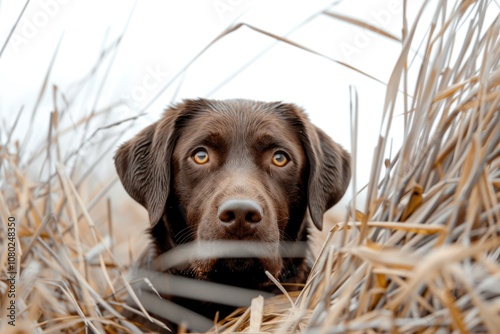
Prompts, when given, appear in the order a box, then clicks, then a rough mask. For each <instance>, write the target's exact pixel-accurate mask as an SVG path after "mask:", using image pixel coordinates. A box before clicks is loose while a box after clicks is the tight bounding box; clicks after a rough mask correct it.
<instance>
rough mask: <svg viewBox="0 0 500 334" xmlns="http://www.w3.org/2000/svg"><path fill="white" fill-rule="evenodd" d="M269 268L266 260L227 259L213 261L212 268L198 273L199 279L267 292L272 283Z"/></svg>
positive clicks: (206, 268)
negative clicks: (267, 272) (268, 274)
mask: <svg viewBox="0 0 500 334" xmlns="http://www.w3.org/2000/svg"><path fill="white" fill-rule="evenodd" d="M270 269H271V270H272V271H273V272H272V273H271V274H273V275H274V274H275V273H274V271H276V270H275V269H274V268H269V267H268V264H267V263H266V262H265V260H262V259H257V258H234V259H233V258H225V259H218V260H215V261H211V265H210V268H208V267H205V268H204V270H203V271H202V272H200V271H198V273H199V274H200V275H198V278H199V279H203V280H208V281H211V282H216V283H221V284H226V285H232V286H239V287H245V288H249V289H259V290H260V289H262V290H267V287H268V286H269V285H272V283H271V281H270V280H269V278H268V277H267V275H266V271H269V270H270Z"/></svg>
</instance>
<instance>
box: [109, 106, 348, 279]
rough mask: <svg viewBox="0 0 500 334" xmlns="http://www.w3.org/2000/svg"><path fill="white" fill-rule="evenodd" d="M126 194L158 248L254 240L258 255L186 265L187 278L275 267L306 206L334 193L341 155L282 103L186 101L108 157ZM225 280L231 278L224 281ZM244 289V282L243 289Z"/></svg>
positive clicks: (317, 214) (316, 214)
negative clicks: (144, 216)
mask: <svg viewBox="0 0 500 334" xmlns="http://www.w3.org/2000/svg"><path fill="white" fill-rule="evenodd" d="M116 167H117V170H118V174H119V176H120V179H121V180H122V183H123V184H124V186H125V189H126V190H127V191H128V192H129V194H130V195H131V196H132V197H133V198H134V199H136V200H137V201H138V202H139V203H141V204H142V205H144V206H145V207H146V209H147V210H148V212H149V217H150V222H151V224H152V226H153V228H152V233H153V237H154V239H155V240H156V243H157V247H158V249H160V251H166V250H168V249H170V248H172V247H175V246H176V245H177V244H179V243H183V242H187V241H220V240H237V241H240V240H241V241H259V242H263V245H264V246H263V247H266V249H265V253H266V254H267V256H266V257H264V258H245V259H218V258H213V259H206V260H198V261H194V262H193V263H192V264H191V266H190V268H189V271H190V272H191V273H193V274H194V275H195V276H196V277H198V278H202V279H207V280H214V281H225V280H224V279H220V277H221V276H228V275H229V276H231V275H233V276H234V275H241V277H244V276H245V275H248V274H249V273H251V274H254V275H258V276H259V277H261V279H262V280H265V276H264V275H263V273H264V270H267V271H269V272H270V273H271V274H273V275H274V276H275V277H279V275H280V273H281V272H282V271H283V266H284V262H283V260H282V258H281V257H280V253H279V250H280V243H281V242H282V241H295V240H304V239H305V237H306V230H307V228H306V226H305V219H304V218H305V216H306V210H307V209H308V208H309V211H310V214H311V217H312V218H313V222H314V224H315V225H316V226H317V227H318V228H321V225H322V215H323V213H324V212H325V211H326V210H327V209H328V208H330V207H331V206H332V205H333V204H335V203H336V202H337V201H338V200H339V199H340V198H341V197H342V195H343V193H344V191H345V189H346V187H347V185H348V182H349V178H350V168H349V157H348V154H347V153H346V152H345V151H344V150H343V149H342V148H341V147H340V146H338V145H337V144H335V143H334V142H333V141H332V140H331V139H330V138H329V137H327V136H326V135H325V134H324V133H323V132H322V131H321V130H319V129H317V128H316V127H314V126H313V125H312V124H311V123H310V122H309V120H308V119H307V117H306V116H305V114H304V113H303V112H302V110H301V109H299V108H298V107H296V106H294V105H291V104H283V103H264V102H255V101H247V100H230V101H213V100H201V99H200V100H194V101H192V100H188V101H185V102H184V103H183V104H180V105H178V106H175V107H172V108H170V109H169V110H168V111H167V113H166V114H165V116H164V118H162V119H161V120H160V121H158V122H157V123H155V124H153V125H151V126H150V127H148V128H146V129H145V130H143V131H142V132H141V133H140V134H139V135H137V136H136V137H135V138H134V139H132V140H131V141H129V142H127V143H125V144H124V145H123V146H122V147H121V148H120V149H119V150H118V152H117V155H116ZM228 280H231V279H230V278H228ZM243 285H244V284H243Z"/></svg>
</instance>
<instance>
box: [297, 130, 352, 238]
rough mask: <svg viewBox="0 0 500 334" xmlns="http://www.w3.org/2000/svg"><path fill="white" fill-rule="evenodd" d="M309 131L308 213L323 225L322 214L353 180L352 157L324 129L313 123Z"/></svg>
mask: <svg viewBox="0 0 500 334" xmlns="http://www.w3.org/2000/svg"><path fill="white" fill-rule="evenodd" d="M310 125H311V126H309V129H308V130H306V132H307V134H306V137H307V138H306V140H308V141H309V143H310V144H309V147H308V145H306V146H305V147H306V153H307V156H308V159H309V166H310V171H309V185H308V192H309V203H308V204H309V213H310V215H311V218H312V221H313V223H314V225H315V226H316V227H317V228H318V229H319V230H321V229H322V228H323V214H324V213H325V212H326V211H327V210H328V209H329V208H331V207H332V206H334V205H335V204H336V203H337V202H338V201H340V199H341V198H342V196H344V194H345V191H346V189H347V187H348V186H349V181H350V180H351V158H350V155H349V153H347V152H346V151H345V150H344V149H343V148H342V147H341V146H340V145H339V144H337V143H335V142H334V141H333V140H332V139H331V138H330V137H328V135H327V134H325V133H324V132H323V131H322V130H321V129H319V128H317V127H316V126H314V125H312V124H310Z"/></svg>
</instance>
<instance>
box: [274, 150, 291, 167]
mask: <svg viewBox="0 0 500 334" xmlns="http://www.w3.org/2000/svg"><path fill="white" fill-rule="evenodd" d="M287 163H288V158H287V156H286V155H285V153H283V152H276V153H274V155H273V164H274V165H275V166H278V167H283V166H285V165H286V164H287Z"/></svg>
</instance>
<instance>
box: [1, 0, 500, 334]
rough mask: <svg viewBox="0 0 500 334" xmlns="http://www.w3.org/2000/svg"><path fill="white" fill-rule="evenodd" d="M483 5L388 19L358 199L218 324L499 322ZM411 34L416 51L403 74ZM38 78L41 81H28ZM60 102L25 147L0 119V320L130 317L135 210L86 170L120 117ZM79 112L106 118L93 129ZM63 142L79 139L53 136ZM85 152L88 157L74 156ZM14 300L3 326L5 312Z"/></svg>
mask: <svg viewBox="0 0 500 334" xmlns="http://www.w3.org/2000/svg"><path fill="white" fill-rule="evenodd" d="M450 3H451V2H450ZM489 5H492V3H491V2H490V1H462V2H460V4H457V5H454V6H452V5H450V4H448V2H447V1H442V2H440V4H439V5H437V7H422V11H434V12H433V15H432V17H433V20H432V24H431V26H430V27H428V33H427V34H426V36H425V39H424V40H414V36H415V31H416V29H418V28H421V27H420V26H419V16H417V19H416V20H415V21H414V22H412V23H411V24H409V23H408V22H405V23H404V24H403V26H402V32H403V38H402V40H401V54H400V56H399V59H398V61H397V63H396V64H395V66H394V69H393V71H392V75H391V77H390V80H389V82H388V83H387V91H386V98H385V105H384V110H383V119H382V122H381V125H380V137H379V141H378V143H377V144H376V149H375V152H374V156H373V161H372V172H371V178H370V182H369V184H368V185H367V187H366V194H367V199H366V206H365V208H364V209H363V210H356V209H354V207H355V199H353V201H352V205H351V209H350V210H348V211H349V212H348V214H346V217H344V218H345V219H342V220H341V221H340V222H338V223H337V222H336V223H335V224H333V226H332V228H331V230H330V231H329V233H328V235H327V236H326V237H325V240H324V244H323V246H322V248H321V251H320V252H319V254H318V255H317V258H316V259H315V266H314V268H313V271H312V273H311V275H310V277H309V280H308V283H307V284H306V286H305V287H304V288H303V289H302V291H300V293H296V294H292V295H282V296H277V297H274V298H270V299H266V300H264V301H260V300H256V301H255V302H254V303H253V304H252V307H251V308H249V309H242V310H239V311H237V312H236V313H235V314H234V315H233V316H231V317H229V318H228V319H224V320H221V321H220V323H218V324H217V325H216V327H215V330H216V331H217V332H221V333H226V332H227V333H229V332H234V331H245V332H253V333H255V332H259V333H261V332H266V333H294V332H307V333H347V332H349V333H389V332H390V333H451V332H453V333H486V332H489V333H497V332H498V331H499V328H500V261H499V260H500V41H499V34H500V18H499V17H496V18H495V19H494V20H493V21H491V22H485V21H484V17H485V16H486V11H487V9H488V6H489ZM419 15H420V14H419ZM335 19H338V20H347V19H348V18H345V17H337V18H335ZM351 23H352V24H356V25H361V26H365V27H366V23H363V22H357V21H354V22H351ZM463 27H467V29H466V33H465V34H457V33H456V32H457V31H458V30H459V29H460V28H463ZM426 28H427V27H426ZM235 29H238V25H236V26H234V27H233V28H231V29H229V30H228V31H227V32H226V33H225V34H223V35H221V36H220V37H219V38H224V36H225V35H227V34H230V33H231V32H232V31H234V30H235ZM254 30H255V33H263V34H266V35H268V36H271V37H273V38H275V39H277V40H279V41H281V42H283V43H289V44H293V41H291V40H288V39H286V38H282V37H279V36H275V35H273V34H270V33H267V32H265V31H260V30H258V29H254ZM371 30H372V32H374V33H376V34H378V35H380V38H386V37H387V36H384V34H386V33H385V32H384V31H382V30H380V29H378V28H375V27H371ZM295 46H296V47H301V46H299V45H295ZM410 50H418V54H419V56H421V57H422V59H423V61H422V65H421V67H420V69H419V72H418V73H419V75H418V77H417V78H416V80H414V81H410V80H412V78H410V76H409V75H408V72H409V66H410V65H411V64H412V62H413V59H411V58H410V55H411V54H412V53H411V52H410ZM306 51H310V52H312V51H313V50H306ZM374 66H376V64H374ZM353 70H355V69H353ZM49 72H50V69H49ZM409 87H411V89H410V88H409ZM34 94H38V92H36V93H34ZM39 94H52V92H50V90H49V89H48V88H47V87H42V88H41V89H40V93H39ZM359 99H363V96H358V95H357V93H356V90H355V87H353V89H352V90H351V100H352V104H351V120H352V123H351V129H352V155H353V163H354V165H355V162H356V147H357V143H358V142H359V141H362V140H363V137H362V136H361V135H360V134H358V133H357V120H358V117H359V113H360V111H359V110H358V108H357V101H358V100H359ZM66 103H67V104H64V103H55V104H54V110H53V112H52V113H51V114H50V116H49V115H47V117H50V122H49V123H50V126H49V129H48V131H47V135H46V137H45V140H43V141H40V143H37V145H36V147H37V149H35V150H33V151H28V150H26V149H25V148H26V143H28V142H30V135H31V134H30V131H33V128H35V129H36V126H35V125H33V126H30V127H29V128H27V131H26V138H27V139H25V140H20V141H19V140H13V139H12V136H11V134H12V133H13V131H14V129H15V128H16V127H17V126H18V124H17V121H16V119H17V118H15V117H11V118H9V121H8V122H6V123H4V124H8V125H6V126H4V127H3V128H2V130H1V133H2V136H1V140H2V141H1V143H0V173H1V178H0V186H1V189H0V190H1V191H0V216H1V225H0V240H1V243H0V296H1V300H0V302H1V307H2V308H1V310H0V316H1V319H2V320H1V321H0V331H1V332H2V333H31V332H35V333H60V332H64V333H87V332H96V333H98V332H105V333H116V332H127V333H140V332H142V330H141V329H140V328H139V327H138V325H137V324H134V323H132V322H130V321H128V320H127V319H125V318H123V316H122V315H121V313H120V312H121V310H122V309H123V308H124V307H127V306H126V305H125V300H126V299H127V298H130V296H131V295H132V294H133V292H132V288H131V284H133V282H132V283H131V282H129V280H128V274H127V270H128V268H129V266H130V263H131V262H132V261H133V260H134V259H135V258H137V256H138V255H139V254H140V251H141V249H142V248H144V247H145V244H146V239H145V236H144V237H143V238H142V239H140V238H139V239H137V240H133V241H132V240H130V239H129V237H128V236H129V234H127V233H130V232H127V231H130V229H132V230H133V224H134V223H136V222H137V221H140V220H141V219H142V220H145V216H144V213H143V212H142V211H140V209H139V206H138V205H135V204H132V201H131V200H126V201H121V200H120V201H115V200H114V198H115V197H114V196H113V194H114V192H115V191H116V186H117V185H118V182H117V178H116V176H115V177H113V178H111V179H109V180H107V181H106V182H104V183H103V182H95V175H96V174H98V173H99V165H100V164H111V163H112V162H111V160H107V159H104V158H103V157H107V156H109V155H110V154H111V151H112V150H113V148H114V147H115V146H116V144H117V143H118V142H120V140H121V135H122V134H123V133H124V132H125V131H126V129H127V126H129V124H131V123H132V121H133V120H128V119H127V120H123V121H120V122H118V123H116V124H115V123H114V122H112V123H108V122H107V120H108V119H109V113H111V112H112V110H113V108H115V107H116V106H111V107H110V108H109V109H106V110H101V111H96V112H93V113H91V114H90V115H88V116H85V117H84V118H82V119H80V120H78V121H76V122H74V123H73V125H72V126H69V127H63V126H61V124H62V123H63V121H64V118H65V117H67V115H66V114H65V110H66V109H67V105H69V104H71V103H72V101H71V100H69V101H66ZM117 105H119V103H117ZM400 106H402V107H403V110H404V112H403V113H402V114H400V113H398V112H397V110H399V109H400V108H399V107H400ZM36 112H37V110H36V108H35V110H34V111H33V113H34V114H35V113H36ZM12 115H19V114H18V112H17V111H14V112H12ZM395 117H402V118H404V129H403V133H404V140H403V143H402V145H401V147H393V146H392V145H391V142H390V141H389V140H388V138H389V136H388V134H389V132H390V130H391V126H392V120H393V119H394V118H395ZM93 124H94V125H95V124H108V125H107V126H105V127H102V128H101V129H100V130H99V131H98V132H92V131H90V130H88V129H89V128H92V126H91V125H93ZM68 142H76V143H80V142H81V144H80V145H76V147H75V149H74V151H70V152H67V150H66V149H65V145H66V144H67V143H68ZM89 145H90V146H89ZM89 147H90V148H89ZM89 152H92V159H91V162H88V161H87V159H85V160H86V162H85V163H83V160H84V158H86V154H89ZM83 153H85V154H83ZM353 182H356V181H355V180H353ZM354 188H356V187H354ZM136 208H137V210H135V209H136ZM136 211H137V212H136ZM9 223H10V225H9ZM14 226H15V229H13V228H14ZM9 228H11V229H9ZM136 233H137V232H136ZM14 244H15V247H14V248H13V249H12V247H13V246H12V245H14ZM9 252H14V253H15V254H14V253H10V254H9ZM10 255H13V256H10ZM11 260H12V261H11ZM11 265H12V266H13V267H11ZM13 271H15V272H16V274H15V275H14V276H15V279H14V280H12V279H10V278H11V277H12V276H11V275H12V274H10V273H11V272H13ZM13 289H14V290H13ZM10 293H15V298H11V297H9V295H10ZM132 298H133V297H132ZM13 300H15V307H16V312H15V314H16V317H15V324H16V326H15V327H13V326H10V325H9V324H8V322H9V321H12V320H11V318H9V315H11V312H10V310H9V306H10V304H11V302H12V301H13ZM138 312H145V311H144V310H143V311H138ZM146 317H147V316H146Z"/></svg>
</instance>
